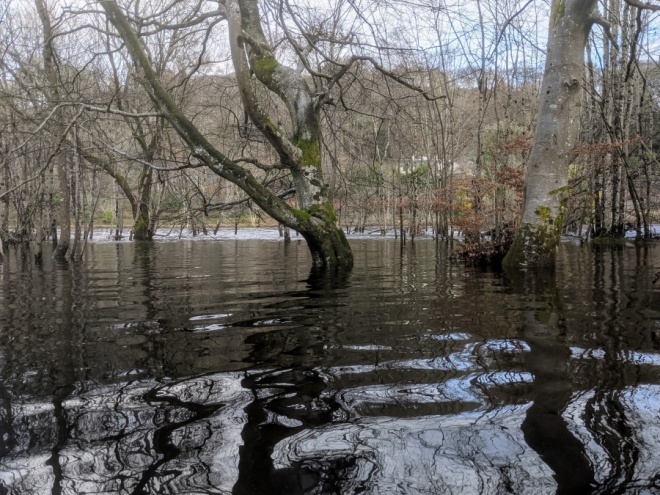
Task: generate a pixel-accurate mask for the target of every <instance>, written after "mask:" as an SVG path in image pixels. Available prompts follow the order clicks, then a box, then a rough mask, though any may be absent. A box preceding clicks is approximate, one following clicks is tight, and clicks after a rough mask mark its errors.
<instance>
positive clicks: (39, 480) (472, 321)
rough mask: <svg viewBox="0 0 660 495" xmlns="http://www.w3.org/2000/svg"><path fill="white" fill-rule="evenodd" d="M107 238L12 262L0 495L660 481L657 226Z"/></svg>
mask: <svg viewBox="0 0 660 495" xmlns="http://www.w3.org/2000/svg"><path fill="white" fill-rule="evenodd" d="M89 248H90V250H89V252H88V255H87V257H86V261H85V262H83V263H69V264H59V263H56V262H54V261H52V260H51V259H50V258H49V257H48V256H47V253H45V255H44V258H43V263H42V264H41V265H34V263H32V261H31V260H32V258H31V257H30V256H29V255H27V256H26V255H25V254H23V253H21V252H20V251H14V250H11V251H10V252H9V255H8V257H7V260H6V261H5V262H4V263H3V264H2V266H0V298H1V299H0V302H1V303H2V304H1V305H0V439H1V441H0V494H4V493H11V494H17V495H18V494H20V495H23V494H28V493H29V494H33V493H37V494H41V493H99V492H104V493H122V494H131V493H136V494H138V493H158V494H161V493H162V494H170V493H171V494H178V493H217V494H229V493H235V494H263V493H268V494H271V493H272V494H278V493H279V494H303V493H304V494H310V495H312V494H334V493H341V494H353V493H373V494H379V493H443V494H444V493H448V494H449V493H466V494H471V493H492V494H500V493H516V494H517V493H530V494H539V493H548V494H551V493H561V494H571V493H599V494H601V493H602V494H606V493H655V492H658V491H660V487H659V485H658V482H659V479H660V444H659V442H658V439H659V438H660V414H659V412H660V353H659V352H660V345H659V344H658V338H657V333H658V332H659V331H660V330H658V329H659V328H660V287H656V286H654V285H653V284H652V278H653V275H654V273H655V272H657V270H658V267H660V251H659V250H658V247H657V244H656V245H653V244H649V245H638V246H636V247H623V248H621V247H614V248H612V249H609V248H605V247H602V246H600V247H597V248H595V249H593V250H592V249H590V248H588V247H579V246H571V245H564V246H562V249H561V253H560V260H559V264H558V267H557V270H556V271H555V272H551V273H533V274H529V273H528V274H519V273H516V274H511V273H500V272H496V271H487V270H479V269H473V268H466V267H465V266H463V265H462V264H460V263H458V262H455V261H452V260H450V259H449V258H450V254H451V249H450V248H446V247H444V246H443V245H442V244H441V243H440V244H435V243H433V242H424V241H419V242H417V241H416V242H415V244H414V245H412V244H410V243H409V245H407V246H406V247H404V248H402V247H401V245H400V243H399V242H396V241H367V240H361V241H357V242H355V243H354V252H355V267H354V269H353V271H352V272H350V273H348V272H338V273H334V272H317V271H314V270H312V271H311V272H309V271H308V269H307V268H303V267H308V266H309V258H308V254H307V252H306V250H305V249H304V245H303V246H302V247H301V246H299V243H297V242H290V243H278V242H259V241H235V242H234V241H227V242H221V243H207V242H180V243H136V244H107V245H94V244H92V245H90V246H89Z"/></svg>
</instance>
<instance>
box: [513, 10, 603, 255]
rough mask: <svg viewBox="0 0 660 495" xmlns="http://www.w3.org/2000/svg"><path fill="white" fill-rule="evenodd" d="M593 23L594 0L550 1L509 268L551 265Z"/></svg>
mask: <svg viewBox="0 0 660 495" xmlns="http://www.w3.org/2000/svg"><path fill="white" fill-rule="evenodd" d="M595 22H597V23H601V24H603V23H604V21H603V19H602V18H601V17H600V15H599V14H598V11H597V3H596V0H554V1H553V3H552V10H551V16H550V32H549V38H548V54H547V59H546V64H545V73H544V75H543V84H542V86H541V99H540V104H539V113H538V122H537V124H536V133H535V135H534V146H533V147H532V150H531V153H530V157H529V162H528V168H527V174H526V176H525V201H524V204H523V212H522V222H521V225H520V228H519V230H518V232H517V234H516V237H515V240H514V242H513V245H512V246H511V249H510V250H509V252H508V253H507V255H506V257H505V258H504V261H503V264H505V265H507V266H517V267H531V266H548V265H553V264H554V262H555V257H556V252H557V246H558V245H559V240H560V234H561V231H562V227H563V225H564V215H565V212H566V205H567V200H568V167H569V165H570V162H571V156H572V152H573V149H574V147H575V145H576V142H577V138H578V134H579V131H580V113H581V111H582V84H581V81H582V77H583V74H584V50H585V46H586V43H587V39H588V36H589V31H590V29H591V26H592V25H593V23H595Z"/></svg>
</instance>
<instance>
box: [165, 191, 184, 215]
mask: <svg viewBox="0 0 660 495" xmlns="http://www.w3.org/2000/svg"><path fill="white" fill-rule="evenodd" d="M182 207H183V201H181V199H179V198H178V197H177V196H175V195H174V194H172V193H169V194H167V195H166V196H165V198H164V199H163V210H164V211H167V212H170V213H177V212H178V211H179V210H180V209H181V208H182Z"/></svg>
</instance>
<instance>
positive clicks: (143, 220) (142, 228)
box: [133, 160, 154, 241]
mask: <svg viewBox="0 0 660 495" xmlns="http://www.w3.org/2000/svg"><path fill="white" fill-rule="evenodd" d="M149 161H151V160H149ZM143 167H144V168H143V169H142V175H140V185H139V191H140V202H139V205H138V207H137V208H136V209H137V216H134V217H133V218H135V226H134V227H133V239H135V240H136V241H148V240H151V239H152V238H153V235H154V233H153V225H152V224H151V218H150V212H149V206H150V202H151V185H152V180H153V173H154V171H153V168H151V167H149V166H148V165H144V166H143ZM134 213H136V212H134Z"/></svg>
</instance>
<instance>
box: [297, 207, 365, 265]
mask: <svg viewBox="0 0 660 495" xmlns="http://www.w3.org/2000/svg"><path fill="white" fill-rule="evenodd" d="M296 216H297V220H298V224H299V225H300V227H298V229H299V230H298V231H299V232H300V234H301V235H302V236H303V237H304V238H305V241H307V246H308V247H309V251H310V253H311V254H312V262H313V263H314V266H317V267H341V268H351V267H352V266H353V251H352V250H351V246H350V244H349V243H348V239H346V235H344V231H343V230H342V229H341V228H340V227H338V226H337V217H336V216H335V214H334V212H333V210H332V206H331V205H330V203H323V204H320V205H314V206H313V207H312V208H310V209H309V210H298V213H297V215H296Z"/></svg>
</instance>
